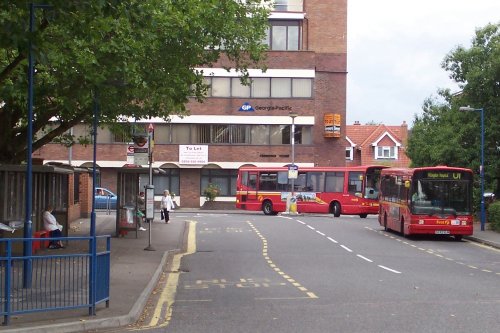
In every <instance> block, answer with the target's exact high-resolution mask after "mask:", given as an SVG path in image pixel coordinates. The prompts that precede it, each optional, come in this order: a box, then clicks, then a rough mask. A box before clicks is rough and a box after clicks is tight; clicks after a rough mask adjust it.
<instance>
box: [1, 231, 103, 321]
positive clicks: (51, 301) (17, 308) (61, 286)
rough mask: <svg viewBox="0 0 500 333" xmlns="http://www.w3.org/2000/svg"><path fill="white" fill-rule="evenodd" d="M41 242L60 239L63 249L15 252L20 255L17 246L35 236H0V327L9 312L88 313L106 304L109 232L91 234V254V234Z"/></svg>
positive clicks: (10, 313) (12, 313) (32, 239)
mask: <svg viewBox="0 0 500 333" xmlns="http://www.w3.org/2000/svg"><path fill="white" fill-rule="evenodd" d="M44 240H48V241H50V240H61V241H63V242H64V243H66V247H65V248H64V249H58V250H45V249H44V250H41V251H40V252H39V253H38V254H32V255H30V256H25V255H16V253H17V252H20V253H22V251H19V247H20V246H21V245H23V244H26V243H27V242H35V241H40V239H39V238H12V239H0V315H2V316H4V322H3V324H4V325H8V324H9V320H10V317H11V316H12V315H18V314H23V313H33V312H42V311H55V310H67V309H76V308H89V313H90V314H93V313H95V307H96V305H97V304H100V303H102V302H106V306H109V284H110V265H111V261H110V253H111V236H97V237H95V241H96V243H97V244H96V245H97V250H96V255H95V256H93V255H92V251H91V249H92V248H93V246H92V245H93V242H94V238H93V237H62V238H45V239H44ZM92 258H95V262H93V261H92ZM27 261H28V262H30V263H31V265H28V267H31V271H30V272H27V271H26V265H25V263H26V262H27ZM94 264H95V266H93V265H94ZM92 267H95V269H96V272H97V274H96V280H95V281H92V278H91V274H90V272H91V269H92ZM25 276H31V280H30V281H29V282H30V283H28V284H26V283H24V282H25V281H24V280H25V279H24V277H25ZM92 286H95V287H94V288H92ZM92 293H94V295H92Z"/></svg>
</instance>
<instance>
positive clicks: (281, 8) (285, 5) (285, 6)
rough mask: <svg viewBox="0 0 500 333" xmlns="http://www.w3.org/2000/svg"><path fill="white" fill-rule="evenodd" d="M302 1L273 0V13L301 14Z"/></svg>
mask: <svg viewBox="0 0 500 333" xmlns="http://www.w3.org/2000/svg"><path fill="white" fill-rule="evenodd" d="M302 1H303V0H275V1H274V11H276V12H288V11H290V12H301V11H303V5H302Z"/></svg>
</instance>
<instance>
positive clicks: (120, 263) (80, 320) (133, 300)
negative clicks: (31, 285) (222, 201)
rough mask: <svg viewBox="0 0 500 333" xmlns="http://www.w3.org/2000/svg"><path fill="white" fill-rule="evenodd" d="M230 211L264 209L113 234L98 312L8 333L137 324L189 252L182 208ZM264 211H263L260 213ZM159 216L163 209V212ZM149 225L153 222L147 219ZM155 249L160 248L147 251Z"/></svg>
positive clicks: (481, 234)
mask: <svg viewBox="0 0 500 333" xmlns="http://www.w3.org/2000/svg"><path fill="white" fill-rule="evenodd" d="M193 212H194V213H226V214H255V213H257V214H259V213H260V212H248V211H241V210H225V211H213V210H210V211H206V210H203V211H200V210H199V209H178V210H176V211H175V212H174V213H172V214H171V220H170V223H169V224H166V223H164V222H161V221H160V220H159V218H158V219H156V220H155V221H154V222H153V227H152V228H153V229H152V230H153V232H152V233H151V239H150V238H149V235H150V233H149V230H148V231H139V232H138V238H135V233H130V232H129V234H128V235H126V236H125V237H112V238H111V281H110V304H109V307H108V308H106V307H105V305H104V304H100V305H98V306H97V309H96V315H95V316H89V315H88V309H86V308H85V309H78V310H65V311H52V312H40V313H32V314H25V315H20V316H13V317H11V321H10V324H9V325H8V326H4V327H2V329H1V331H2V332H5V333H10V332H12V333H13V332H16V333H23V332H30V333H31V332H39V333H43V332H50V333H59V332H61V333H62V332H88V331H94V330H99V329H103V330H104V329H111V328H118V327H125V326H129V325H133V324H134V323H135V322H137V321H138V320H139V319H140V317H141V314H142V311H143V309H144V307H145V306H146V303H147V301H148V299H149V297H150V295H151V293H152V292H153V290H154V288H155V286H156V284H157V282H158V280H159V278H160V277H161V274H162V272H163V271H165V270H168V266H169V264H171V262H172V260H171V259H172V258H173V255H174V254H176V253H182V252H185V248H184V246H185V243H186V238H187V230H188V228H187V226H188V221H187V219H186V217H185V216H184V217H182V213H193ZM260 214H261V213H260ZM158 216H159V214H158ZM89 227H90V219H79V220H76V221H74V222H73V223H72V224H71V226H70V231H69V233H70V236H80V235H84V236H87V235H89ZM146 227H148V228H149V225H148V224H146ZM115 229H116V222H115V215H114V213H112V214H109V215H108V214H106V213H102V212H100V213H98V214H97V217H96V234H97V235H106V234H108V235H114V234H115ZM485 229H487V230H485V231H481V230H480V225H479V224H475V225H474V235H473V236H467V237H464V238H465V239H468V240H470V241H474V242H479V243H483V244H486V245H489V246H492V247H495V248H498V249H500V233H498V232H495V231H492V230H489V225H488V224H487V225H486V228H485ZM146 248H149V249H151V248H153V249H154V251H147V250H145V249H146Z"/></svg>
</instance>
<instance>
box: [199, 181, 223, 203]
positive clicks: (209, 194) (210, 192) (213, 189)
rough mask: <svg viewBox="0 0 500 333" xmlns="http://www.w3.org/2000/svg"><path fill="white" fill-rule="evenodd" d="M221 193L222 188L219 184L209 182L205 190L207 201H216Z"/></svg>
mask: <svg viewBox="0 0 500 333" xmlns="http://www.w3.org/2000/svg"><path fill="white" fill-rule="evenodd" d="M219 194H220V188H219V186H218V185H217V184H212V183H210V184H208V187H207V188H206V189H205V190H204V191H203V195H204V196H205V199H206V200H207V201H214V200H215V198H217V197H218V196H219Z"/></svg>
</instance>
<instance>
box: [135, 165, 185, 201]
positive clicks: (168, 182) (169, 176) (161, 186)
mask: <svg viewBox="0 0 500 333" xmlns="http://www.w3.org/2000/svg"><path fill="white" fill-rule="evenodd" d="M148 184H149V176H148V175H146V174H144V175H141V176H140V177H139V188H141V189H143V188H145V186H146V185H148ZM153 185H154V192H155V195H158V196H160V195H163V191H164V190H169V191H170V194H172V193H175V195H180V176H179V169H173V168H172V169H161V173H160V174H153Z"/></svg>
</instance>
